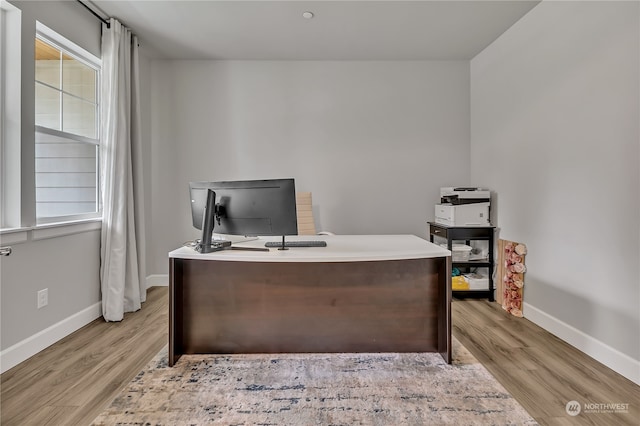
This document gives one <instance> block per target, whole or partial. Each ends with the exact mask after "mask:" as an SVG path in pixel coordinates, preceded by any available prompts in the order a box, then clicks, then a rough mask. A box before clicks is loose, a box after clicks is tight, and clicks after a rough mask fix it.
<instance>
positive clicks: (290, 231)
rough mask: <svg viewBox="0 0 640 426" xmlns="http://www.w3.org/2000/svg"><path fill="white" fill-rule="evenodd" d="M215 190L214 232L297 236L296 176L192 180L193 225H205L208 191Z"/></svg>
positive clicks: (199, 227)
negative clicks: (215, 180)
mask: <svg viewBox="0 0 640 426" xmlns="http://www.w3.org/2000/svg"><path fill="white" fill-rule="evenodd" d="M209 189H211V190H212V191H214V192H215V205H216V206H215V207H216V208H215V219H214V224H213V226H214V228H213V229H214V232H216V233H218V234H229V235H244V236H258V235H264V236H268V235H283V236H284V235H296V234H297V233H298V224H297V219H296V217H297V216H296V189H295V182H294V180H293V179H268V180H245V181H225V182H190V183H189V192H190V196H191V216H192V220H193V226H194V227H196V228H197V229H202V227H203V219H204V218H203V211H204V210H205V206H206V204H207V194H208V190H209Z"/></svg>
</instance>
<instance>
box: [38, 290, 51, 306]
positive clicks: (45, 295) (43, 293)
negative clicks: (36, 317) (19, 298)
mask: <svg viewBox="0 0 640 426" xmlns="http://www.w3.org/2000/svg"><path fill="white" fill-rule="evenodd" d="M48 304H49V289H48V288H45V289H44V290H40V291H39V292H38V309H40V308H43V307H45V306H47V305H48Z"/></svg>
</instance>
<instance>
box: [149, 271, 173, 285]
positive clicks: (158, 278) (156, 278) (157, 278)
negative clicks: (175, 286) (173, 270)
mask: <svg viewBox="0 0 640 426" xmlns="http://www.w3.org/2000/svg"><path fill="white" fill-rule="evenodd" d="M168 286H169V275H162V274H156V275H149V276H147V288H150V287H168Z"/></svg>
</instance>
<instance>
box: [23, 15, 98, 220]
mask: <svg viewBox="0 0 640 426" xmlns="http://www.w3.org/2000/svg"><path fill="white" fill-rule="evenodd" d="M37 29H38V32H37V35H36V41H35V44H36V45H35V76H36V78H35V93H36V96H35V97H36V99H35V122H36V138H35V150H36V158H35V161H36V163H35V171H36V218H37V222H38V223H46V222H54V221H61V220H71V219H80V218H88V217H98V216H99V213H100V192H99V189H100V185H99V161H100V139H99V126H98V125H99V121H98V114H99V91H98V87H99V86H98V82H99V70H100V68H99V60H98V59H97V58H96V57H94V56H93V55H91V54H90V53H88V52H86V51H84V50H83V49H81V48H80V47H78V46H76V45H74V44H73V43H71V42H69V41H68V40H66V39H64V38H62V37H61V36H59V35H58V34H56V33H54V32H53V31H51V30H50V29H48V28H46V27H45V26H43V25H41V24H39V23H38V26H37Z"/></svg>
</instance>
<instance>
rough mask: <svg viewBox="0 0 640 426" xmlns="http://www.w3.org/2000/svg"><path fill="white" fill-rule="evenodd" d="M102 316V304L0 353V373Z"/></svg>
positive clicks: (92, 306)
mask: <svg viewBox="0 0 640 426" xmlns="http://www.w3.org/2000/svg"><path fill="white" fill-rule="evenodd" d="M101 315H102V302H98V303H96V304H94V305H91V306H89V307H88V308H86V309H83V310H82V311H80V312H78V313H76V314H73V315H71V316H70V317H68V318H65V319H63V320H62V321H60V322H58V323H57V324H54V325H52V326H51V327H48V328H46V329H44V330H42V331H40V332H38V333H36V334H34V335H33V336H30V337H28V338H26V339H24V340H23V341H21V342H18V343H16V344H15V345H13V346H11V347H9V348H7V349H5V350H4V351H2V352H0V370H1V371H0V373H4V372H5V371H7V370H9V369H11V368H13V367H15V366H16V365H18V364H20V363H21V362H22V361H25V360H27V359H29V358H31V357H32V356H34V355H35V354H37V353H38V352H40V351H41V350H43V349H45V348H47V347H49V346H51V345H52V344H54V343H56V342H57V341H58V340H60V339H62V338H63V337H66V336H68V335H69V334H71V333H73V332H74V331H76V330H78V329H80V328H82V327H84V326H85V325H87V324H89V323H90V322H91V321H93V320H95V319H96V318H100V316H101Z"/></svg>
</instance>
